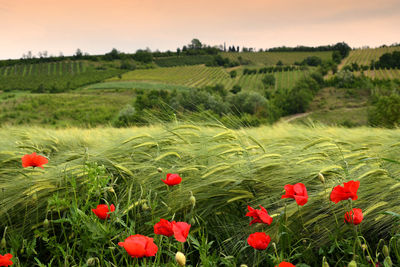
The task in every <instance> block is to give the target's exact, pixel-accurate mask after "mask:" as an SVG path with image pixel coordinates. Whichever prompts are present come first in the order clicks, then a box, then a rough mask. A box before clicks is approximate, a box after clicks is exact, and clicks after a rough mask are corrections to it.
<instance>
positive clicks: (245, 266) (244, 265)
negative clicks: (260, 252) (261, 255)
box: [240, 264, 248, 267]
mask: <svg viewBox="0 0 400 267" xmlns="http://www.w3.org/2000/svg"><path fill="white" fill-rule="evenodd" d="M240 267H248V266H247V265H246V264H240Z"/></svg>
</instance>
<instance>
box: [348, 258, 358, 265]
mask: <svg viewBox="0 0 400 267" xmlns="http://www.w3.org/2000/svg"><path fill="white" fill-rule="evenodd" d="M348 267H357V263H356V261H355V260H352V261H351V262H349V265H348Z"/></svg>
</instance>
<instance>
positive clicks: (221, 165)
mask: <svg viewBox="0 0 400 267" xmlns="http://www.w3.org/2000/svg"><path fill="white" fill-rule="evenodd" d="M399 140H400V131H399V130H386V129H385V130H384V129H372V128H357V129H344V128H333V127H322V126H315V127H311V128H310V127H308V128H307V127H301V126H293V125H286V124H280V125H276V126H273V127H266V126H264V127H260V128H254V129H246V130H244V129H242V130H230V129H227V128H225V127H224V126H222V125H219V124H216V125H195V124H180V123H174V124H167V125H162V126H152V127H144V128H129V129H110V128H98V129H90V130H81V129H72V128H71V129H63V130H46V129H40V128H34V127H32V128H27V127H15V128H3V129H0V148H1V149H0V233H2V230H3V229H4V227H5V226H8V228H11V229H14V230H18V232H19V233H23V234H24V235H27V236H29V235H31V234H32V231H33V230H34V229H35V228H36V227H37V226H38V225H41V224H42V223H43V220H44V218H45V217H46V215H47V214H48V213H51V205H50V204H49V202H48V201H49V200H50V199H52V198H53V196H54V194H55V193H58V195H60V196H63V195H71V194H73V192H72V189H71V179H72V177H73V180H74V181H75V180H76V181H77V182H78V186H77V188H78V193H76V192H75V194H78V196H76V195H75V197H80V198H85V196H86V194H87V192H84V191H79V187H80V186H79V185H83V184H85V183H87V179H86V178H87V177H88V171H87V169H86V168H85V166H87V164H95V163H96V164H97V165H100V166H101V165H104V167H105V173H104V175H105V176H107V177H109V179H110V182H109V184H108V187H110V188H111V187H112V188H113V189H114V190H115V196H114V195H112V194H111V195H110V193H109V192H108V191H104V198H105V199H107V198H112V199H113V201H114V202H115V204H116V205H118V207H119V210H120V211H121V212H122V214H124V215H126V216H127V217H128V218H129V217H130V216H134V215H133V214H134V213H132V212H136V213H135V214H136V215H135V218H134V220H136V222H135V227H136V229H135V231H136V232H137V233H142V234H146V233H147V234H149V233H151V231H152V229H151V226H149V225H148V224H146V222H148V221H150V220H151V218H153V219H154V218H161V217H171V216H177V217H181V218H183V219H187V220H189V219H190V218H196V220H198V221H200V220H201V221H202V222H205V225H206V227H207V233H208V234H209V236H210V238H212V239H214V240H217V242H218V245H219V248H220V249H221V251H222V252H225V254H226V255H232V254H235V255H238V254H240V252H241V250H242V249H243V246H244V243H245V240H246V238H247V234H248V233H245V232H243V229H247V228H246V225H248V219H247V218H246V217H245V216H244V214H245V212H246V206H247V205H248V204H249V205H252V206H256V205H263V206H264V207H266V208H267V210H268V212H269V213H270V214H272V216H274V217H276V216H277V215H278V214H279V213H281V212H282V211H283V209H284V208H286V211H287V213H288V214H289V216H291V215H293V216H295V215H298V212H299V210H298V209H297V205H296V204H295V203H294V201H293V202H290V201H285V200H281V199H280V196H281V195H282V194H283V186H284V185H285V184H294V183H297V182H302V183H304V184H305V185H306V186H307V189H308V191H309V195H310V198H309V202H308V203H307V204H306V205H307V207H308V208H307V209H302V210H301V212H302V217H303V218H304V225H305V226H306V228H307V229H308V232H309V236H310V237H312V239H310V240H311V241H310V242H314V243H315V244H317V243H320V244H324V243H325V242H327V241H328V237H329V235H330V233H331V231H333V227H334V225H333V224H332V218H333V216H334V213H335V211H338V210H340V209H341V206H340V205H339V204H337V205H333V204H330V203H329V193H330V191H331V189H332V187H333V186H336V185H338V184H340V183H343V182H344V181H348V180H360V182H361V186H360V189H359V192H358V195H359V199H358V200H357V201H355V202H354V205H356V207H357V208H362V209H363V211H364V216H365V219H364V221H363V224H362V228H361V231H362V232H364V233H368V236H371V237H385V236H386V235H388V234H389V233H390V231H391V230H392V229H391V226H392V218H391V217H390V216H387V215H385V214H383V211H393V212H397V213H399V212H400V199H399V198H398V196H399V195H400V178H399V177H400V164H399V161H398V158H399V155H400V142H399ZM31 152H37V153H40V154H43V155H46V156H47V157H48V158H49V164H48V165H47V166H45V169H44V170H41V169H38V168H36V169H23V168H22V167H21V156H22V155H24V154H26V153H31ZM159 168H161V169H162V173H160V172H159V171H160V169H159ZM167 172H169V173H179V174H180V175H181V177H182V178H183V182H182V184H181V185H179V186H178V187H175V188H173V189H167V188H166V187H165V185H164V184H163V183H162V182H161V180H160V178H162V177H164V176H165V174H166V173H167ZM318 173H322V174H323V175H324V176H325V180H326V182H325V184H322V183H321V182H320V180H319V179H318ZM191 193H193V195H194V196H195V198H196V208H195V210H194V212H195V214H194V217H193V214H192V213H191V212H192V211H191V203H190V201H189V197H190V196H191ZM102 194H103V193H102ZM71 196H72V195H71ZM144 202H146V203H148V205H149V207H150V209H151V212H150V213H141V212H139V211H140V206H141V204H142V203H144ZM285 203H287V204H285ZM327 207H329V208H327ZM65 208H68V207H65ZM138 212H139V213H140V216H137V214H138ZM189 214H190V216H189ZM340 214H341V213H340ZM340 216H341V215H340ZM339 220H342V218H341V217H340V218H339ZM192 223H193V228H192V230H191V232H193V233H194V232H196V231H199V228H198V223H196V222H195V221H193V222H192ZM272 238H274V237H272Z"/></svg>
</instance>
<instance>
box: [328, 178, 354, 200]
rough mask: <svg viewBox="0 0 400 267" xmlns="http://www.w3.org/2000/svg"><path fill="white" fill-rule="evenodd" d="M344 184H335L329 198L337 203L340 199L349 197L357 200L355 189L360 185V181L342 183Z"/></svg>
mask: <svg viewBox="0 0 400 267" xmlns="http://www.w3.org/2000/svg"><path fill="white" fill-rule="evenodd" d="M343 185H344V186H340V185H338V186H335V187H334V188H333V190H332V192H331V200H332V201H333V202H335V203H338V202H339V201H342V200H347V199H349V198H351V199H352V200H357V198H358V196H357V190H358V188H359V187H360V181H349V182H347V183H343Z"/></svg>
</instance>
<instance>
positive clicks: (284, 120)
mask: <svg viewBox="0 0 400 267" xmlns="http://www.w3.org/2000/svg"><path fill="white" fill-rule="evenodd" d="M311 113H312V112H306V113H298V114H295V115H291V116H287V117H284V118H282V119H281V120H280V121H283V122H291V121H293V120H296V119H299V118H303V117H306V116H308V115H310V114H311Z"/></svg>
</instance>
